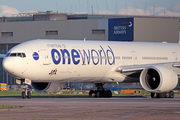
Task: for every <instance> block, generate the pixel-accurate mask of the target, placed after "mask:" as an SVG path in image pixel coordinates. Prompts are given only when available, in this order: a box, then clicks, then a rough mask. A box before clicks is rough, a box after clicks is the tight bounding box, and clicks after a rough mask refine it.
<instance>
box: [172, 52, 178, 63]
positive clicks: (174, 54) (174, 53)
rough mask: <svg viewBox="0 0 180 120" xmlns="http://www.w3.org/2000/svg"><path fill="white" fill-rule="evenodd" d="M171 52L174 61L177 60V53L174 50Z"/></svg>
mask: <svg viewBox="0 0 180 120" xmlns="http://www.w3.org/2000/svg"><path fill="white" fill-rule="evenodd" d="M172 54H173V57H174V61H177V60H178V56H177V53H176V52H172Z"/></svg>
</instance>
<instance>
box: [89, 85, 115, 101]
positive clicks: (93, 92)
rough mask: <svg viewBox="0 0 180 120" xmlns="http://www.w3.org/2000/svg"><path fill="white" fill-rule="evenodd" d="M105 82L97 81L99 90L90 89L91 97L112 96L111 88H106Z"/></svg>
mask: <svg viewBox="0 0 180 120" xmlns="http://www.w3.org/2000/svg"><path fill="white" fill-rule="evenodd" d="M104 84H105V83H95V86H96V87H97V90H90V91H89V97H91V98H92V97H97V98H99V97H102V98H111V97H112V92H111V91H110V90H105V89H104V88H103V85H104Z"/></svg>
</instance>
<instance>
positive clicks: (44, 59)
mask: <svg viewBox="0 0 180 120" xmlns="http://www.w3.org/2000/svg"><path fill="white" fill-rule="evenodd" d="M41 54H42V58H43V65H49V58H48V53H47V51H46V50H41Z"/></svg>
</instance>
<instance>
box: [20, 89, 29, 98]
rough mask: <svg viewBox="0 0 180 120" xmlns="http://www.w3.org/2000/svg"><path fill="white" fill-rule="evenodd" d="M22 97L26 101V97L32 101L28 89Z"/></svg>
mask: <svg viewBox="0 0 180 120" xmlns="http://www.w3.org/2000/svg"><path fill="white" fill-rule="evenodd" d="M21 97H22V99H26V97H27V98H28V99H31V92H30V91H27V88H25V91H23V92H22V94H21Z"/></svg>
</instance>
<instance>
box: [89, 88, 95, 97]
mask: <svg viewBox="0 0 180 120" xmlns="http://www.w3.org/2000/svg"><path fill="white" fill-rule="evenodd" d="M93 92H94V91H93V90H90V91H89V97H90V98H92V97H93V96H92V94H93Z"/></svg>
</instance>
